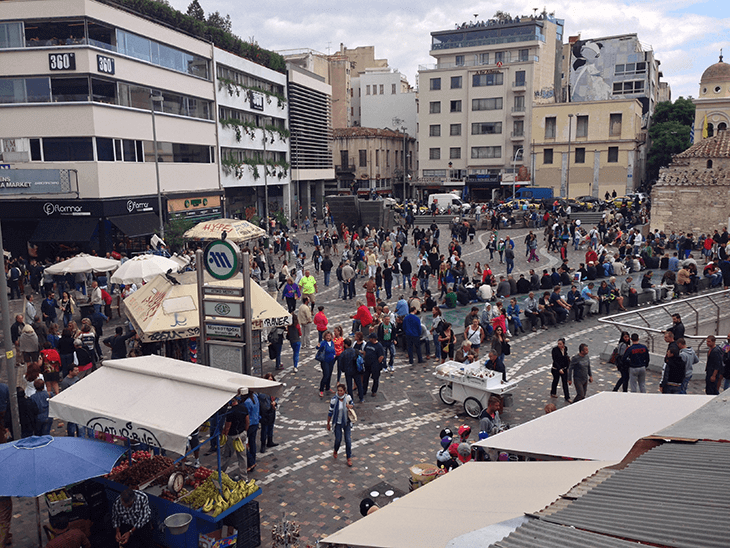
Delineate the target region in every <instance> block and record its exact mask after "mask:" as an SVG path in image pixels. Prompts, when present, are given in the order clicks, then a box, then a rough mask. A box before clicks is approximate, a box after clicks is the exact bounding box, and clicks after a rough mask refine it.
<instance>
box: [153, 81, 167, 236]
mask: <svg viewBox="0 0 730 548" xmlns="http://www.w3.org/2000/svg"><path fill="white" fill-rule="evenodd" d="M163 101H164V99H163V97H162V94H161V93H159V92H158V93H150V111H152V146H153V147H154V149H155V176H156V178H157V210H158V212H159V215H160V238H162V239H163V240H164V239H165V223H164V221H163V218H164V217H163V214H162V192H161V191H160V161H159V158H158V153H157V124H156V123H155V103H160V106H162V102H163Z"/></svg>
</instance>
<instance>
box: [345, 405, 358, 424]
mask: <svg viewBox="0 0 730 548" xmlns="http://www.w3.org/2000/svg"><path fill="white" fill-rule="evenodd" d="M347 418H348V419H349V420H350V422H357V413H355V410H354V409H350V408H349V407H348V408H347Z"/></svg>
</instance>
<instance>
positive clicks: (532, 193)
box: [515, 186, 553, 201]
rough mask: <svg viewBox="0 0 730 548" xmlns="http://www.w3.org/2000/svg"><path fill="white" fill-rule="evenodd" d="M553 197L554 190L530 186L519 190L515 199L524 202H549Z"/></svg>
mask: <svg viewBox="0 0 730 548" xmlns="http://www.w3.org/2000/svg"><path fill="white" fill-rule="evenodd" d="M552 197H553V189H552V188H540V187H536V186H528V187H524V188H518V189H517V190H516V191H515V198H517V199H523V200H535V201H537V200H549V199H551V198H552Z"/></svg>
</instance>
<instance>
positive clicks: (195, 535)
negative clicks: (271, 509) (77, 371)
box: [50, 356, 281, 548]
mask: <svg viewBox="0 0 730 548" xmlns="http://www.w3.org/2000/svg"><path fill="white" fill-rule="evenodd" d="M249 390H250V391H254V392H262V393H267V394H270V395H273V396H278V395H279V392H280V390H281V384H280V383H276V382H272V381H268V380H265V379H260V378H256V377H250V376H248V375H241V374H237V373H231V372H229V371H223V370H220V369H216V368H212V367H206V366H202V365H196V364H191V363H187V362H182V361H179V360H173V359H171V358H164V357H160V356H144V357H139V358H126V359H121V360H111V361H106V362H104V367H103V368H101V369H99V370H98V371H95V372H94V373H92V374H91V375H89V376H87V377H85V378H83V379H82V380H81V381H79V382H77V383H76V384H74V385H73V386H71V387H70V388H68V389H67V390H64V391H63V392H62V393H61V394H59V395H58V396H56V397H54V398H52V399H51V404H50V414H51V415H52V416H53V417H55V418H59V419H62V420H65V421H69V422H73V423H76V424H78V425H79V426H81V427H85V429H89V430H93V431H94V432H95V435H96V436H97V437H106V438H107V439H109V440H116V438H119V437H122V438H126V439H127V440H129V441H130V442H131V444H133V445H136V446H137V445H138V446H148V447H150V448H151V449H152V450H153V451H154V452H162V453H165V452H167V455H164V454H156V455H153V454H152V452H147V451H135V452H133V453H131V455H130V458H129V459H127V461H125V462H124V463H122V464H120V465H119V466H117V467H115V468H114V470H112V472H111V473H110V474H109V475H108V476H107V477H104V478H99V479H98V480H95V481H96V482H98V484H99V485H101V486H102V487H103V488H104V491H105V492H106V497H107V499H108V502H109V503H110V504H109V507H111V503H112V502H113V501H114V500H116V498H117V497H118V495H119V494H120V493H121V492H122V491H124V490H125V489H126V488H127V487H134V488H136V489H139V490H141V491H144V492H145V493H147V495H148V496H149V501H150V506H151V507H152V512H153V514H152V524H153V526H154V528H155V541H156V542H157V543H158V544H161V545H163V546H169V547H179V548H188V547H191V548H194V547H197V546H198V545H199V544H200V545H201V546H206V545H211V544H212V543H214V542H215V541H216V540H215V539H218V540H221V538H226V537H231V536H234V537H235V538H233V539H230V538H228V541H230V542H233V543H234V544H236V545H237V546H239V547H255V546H258V545H259V544H260V542H261V539H260V521H259V512H258V503H257V502H256V501H255V500H254V499H255V498H256V497H258V496H259V495H260V494H261V489H260V488H259V487H258V486H257V485H256V484H255V482H253V481H251V482H246V481H244V480H241V481H239V482H235V481H233V480H232V479H231V478H229V477H228V476H227V475H226V474H224V473H222V471H221V470H220V467H221V456H220V452H219V453H218V460H217V462H218V470H217V471H213V470H210V469H206V468H199V469H195V468H194V467H192V466H189V465H187V464H185V462H184V460H185V457H186V456H187V455H189V454H190V453H192V451H193V450H194V449H196V448H188V447H187V442H188V436H190V434H191V433H192V432H193V431H195V430H196V429H197V428H198V427H199V426H201V425H202V424H203V423H205V422H206V421H208V419H209V418H210V417H214V416H216V414H217V413H218V412H219V410H221V409H222V408H225V406H226V404H227V403H228V402H229V401H230V400H231V399H232V398H233V397H234V396H236V395H237V394H246V393H248V391H249ZM211 423H213V424H215V423H217V421H215V420H212V421H211ZM212 433H213V438H215V437H216V436H217V435H218V432H217V431H216V430H215V426H214V427H213V432H212ZM128 443H129V442H128ZM206 443H207V442H206ZM131 444H130V445H131ZM220 445H221V444H218V447H219V448H220ZM219 451H220V449H219ZM171 457H172V458H171ZM223 525H226V526H228V527H227V528H223V527H222V526H223ZM234 529H235V532H233V530H234ZM202 535H206V536H205V537H204V536H202ZM206 539H208V540H206ZM222 545H227V544H222Z"/></svg>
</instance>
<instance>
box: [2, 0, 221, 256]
mask: <svg viewBox="0 0 730 548" xmlns="http://www.w3.org/2000/svg"><path fill="white" fill-rule="evenodd" d="M0 49H2V59H3V62H2V64H1V65H0V112H1V113H2V120H3V123H2V125H1V126H0V139H1V140H2V152H3V163H4V164H5V165H4V166H3V167H6V170H3V173H4V174H6V181H9V180H10V179H12V180H13V181H14V182H15V183H16V184H15V186H13V185H7V184H6V185H3V188H2V189H0V190H1V192H0V218H2V223H3V234H4V240H5V243H6V245H8V246H9V247H7V248H6V249H11V250H12V251H13V252H15V253H16V254H17V253H25V251H26V250H25V247H26V245H28V246H31V245H35V244H45V245H48V246H55V248H54V249H50V250H49V253H53V252H54V251H55V250H57V248H58V246H57V244H59V243H64V244H67V245H69V247H72V246H73V245H74V244H75V243H78V244H79V245H82V246H86V247H89V246H91V247H93V248H94V249H97V250H98V251H100V252H105V251H111V245H112V242H114V241H120V240H122V239H125V238H134V237H138V236H144V235H149V234H152V233H154V232H157V231H158V230H159V224H160V217H159V216H160V215H163V216H164V212H165V210H166V209H167V203H168V200H170V201H172V203H173V204H175V205H176V206H177V204H178V201H179V202H180V206H181V211H182V210H185V209H186V208H185V202H186V201H187V202H188V206H187V209H188V212H187V213H185V212H184V211H183V213H184V215H185V216H192V217H195V216H205V215H216V214H220V195H221V191H220V186H219V175H218V165H217V163H218V162H217V158H218V154H217V151H216V144H217V143H216V124H215V107H214V105H215V91H214V86H213V74H214V73H213V64H212V58H213V51H212V46H211V44H209V43H206V42H204V41H202V40H198V39H195V38H192V37H189V36H187V35H185V34H182V33H179V32H176V31H174V30H172V29H170V28H168V27H166V26H163V25H160V24H156V23H154V22H151V21H149V20H147V19H143V18H141V17H138V16H136V15H133V14H131V13H128V12H126V11H123V10H122V9H118V8H116V7H112V6H109V5H106V4H102V3H98V2H95V1H93V0H29V1H25V2H3V3H1V4H0ZM153 104H154V105H155V110H154V116H153V112H152V105H153ZM155 137H156V139H155ZM155 140H156V141H157V147H156V149H155V146H154V141H155ZM156 159H157V161H158V165H159V196H160V197H161V198H162V199H161V200H158V192H157V188H158V179H157V175H156V170H155V167H156V166H155V160H156ZM160 201H161V202H162V203H163V205H162V208H160V206H159V203H160ZM193 203H194V204H195V205H193ZM204 203H205V205H203V204H204Z"/></svg>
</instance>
